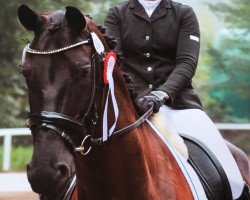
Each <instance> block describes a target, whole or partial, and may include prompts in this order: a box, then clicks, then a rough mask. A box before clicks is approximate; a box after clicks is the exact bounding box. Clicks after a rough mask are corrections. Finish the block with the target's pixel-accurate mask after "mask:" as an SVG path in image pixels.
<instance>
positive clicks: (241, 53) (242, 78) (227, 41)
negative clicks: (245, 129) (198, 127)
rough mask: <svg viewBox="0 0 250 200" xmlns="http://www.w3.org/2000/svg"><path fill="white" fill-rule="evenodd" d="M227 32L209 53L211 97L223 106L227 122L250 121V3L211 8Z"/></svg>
mask: <svg viewBox="0 0 250 200" xmlns="http://www.w3.org/2000/svg"><path fill="white" fill-rule="evenodd" d="M209 5H210V8H211V9H212V10H213V11H214V13H215V14H216V15H217V17H218V18H219V19H222V20H224V22H225V24H226V27H227V29H225V30H224V31H222V32H221V33H220V34H218V35H217V38H216V40H215V43H214V45H213V46H211V47H210V48H209V50H208V55H210V56H211V67H212V69H213V70H212V71H211V74H210V81H209V85H210V96H211V97H212V98H213V99H214V100H216V103H217V105H221V107H220V108H221V110H222V115H220V116H219V115H218V114H217V112H215V113H214V114H213V115H214V118H217V120H219V121H224V122H249V120H250V115H249V113H250V93H249V92H248V91H249V88H250V76H249V74H250V57H249V52H250V46H249V44H250V32H249V31H250V20H249V18H250V1H249V0H230V2H228V3H212V4H209Z"/></svg>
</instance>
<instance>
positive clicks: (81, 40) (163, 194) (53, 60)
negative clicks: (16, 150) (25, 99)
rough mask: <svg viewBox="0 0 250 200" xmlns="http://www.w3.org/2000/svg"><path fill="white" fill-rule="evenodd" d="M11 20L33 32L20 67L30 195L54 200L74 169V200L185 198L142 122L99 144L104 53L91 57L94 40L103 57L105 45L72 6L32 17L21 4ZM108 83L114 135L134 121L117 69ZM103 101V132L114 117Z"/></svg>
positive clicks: (171, 162) (188, 199)
mask: <svg viewBox="0 0 250 200" xmlns="http://www.w3.org/2000/svg"><path fill="white" fill-rule="evenodd" d="M18 16H19V20H20V22H21V23H22V25H23V26H24V27H25V28H26V29H28V30H32V31H34V34H35V37H34V40H33V41H32V43H31V44H30V45H29V46H27V47H26V55H25V56H24V58H25V59H24V62H23V64H22V68H23V69H22V72H23V75H24V76H25V79H26V83H27V86H28V91H29V102H30V112H31V115H30V118H29V121H28V125H29V126H30V127H31V130H32V134H33V137H34V152H33V156H32V160H31V162H30V163H29V164H28V165H27V174H28V178H29V181H30V183H31V186H32V188H33V190H34V191H35V192H37V193H39V194H42V196H43V199H62V198H63V197H64V194H65V193H66V191H67V188H68V186H69V185H70V180H71V179H72V177H73V176H74V171H75V167H76V175H77V190H78V197H77V196H74V197H73V198H75V199H77V198H79V199H81V200H88V199H90V200H99V199H100V200H111V199H118V200H123V199H135V200H152V199H154V200H157V199H159V200H162V199H168V200H193V199H194V197H193V195H192V193H191V190H190V188H189V186H188V184H187V181H186V179H185V177H184V176H183V174H182V172H181V170H180V168H179V166H178V164H177V162H176V160H175V159H174V158H173V156H172V154H171V153H170V151H169V150H168V149H167V148H166V147H165V144H163V142H162V141H161V139H160V138H159V137H158V136H157V135H156V134H155V133H154V131H153V130H152V129H151V128H150V127H149V126H148V125H147V124H142V125H141V126H139V127H137V128H136V129H133V130H131V131H130V132H129V134H124V135H122V136H120V137H118V136H112V137H110V138H109V139H108V141H107V142H103V140H102V139H103V138H102V133H103V123H102V122H103V121H102V119H103V117H104V116H103V113H104V110H105V100H106V99H107V96H108V91H109V89H110V88H109V86H108V85H105V84H104V81H103V74H104V69H103V58H104V56H105V55H106V54H105V53H102V54H101V55H99V54H98V53H97V52H96V51H98V50H97V49H98V42H97V43H96V42H95V36H97V37H98V38H99V40H101V42H102V43H103V44H104V46H105V50H106V52H108V46H107V44H106V43H105V41H104V39H103V37H102V34H101V33H100V32H99V30H98V28H97V27H96V26H95V24H94V23H93V22H92V21H91V20H90V19H89V18H86V17H84V15H83V14H82V13H81V12H80V11H79V10H78V9H76V8H74V7H66V12H63V11H56V12H53V13H46V14H37V13H35V12H33V11H32V10H30V9H29V8H28V7H27V6H25V5H23V6H21V7H20V8H19V10H18ZM93 33H95V35H94V36H93ZM93 43H94V45H93ZM94 46H97V47H96V48H94ZM113 77H114V83H115V97H116V100H117V104H118V108H119V113H120V114H119V117H118V119H117V124H116V130H121V129H123V128H124V127H128V126H129V125H131V124H134V122H135V121H137V119H138V116H137V114H136V112H135V111H134V107H133V104H132V102H131V100H130V97H129V93H128V90H127V87H126V83H125V82H124V79H123V77H122V74H121V72H120V70H119V68H118V67H115V68H114V71H113ZM109 99H110V98H109ZM111 102H112V101H109V108H111V109H109V110H108V113H107V115H108V116H109V117H110V118H109V121H108V127H111V125H112V124H113V123H112V122H113V121H114V120H115V118H116V116H115V112H114V111H113V110H114V109H112V108H113V107H114V106H113V105H112V104H111ZM82 154H88V155H86V156H82ZM74 195H76V194H74Z"/></svg>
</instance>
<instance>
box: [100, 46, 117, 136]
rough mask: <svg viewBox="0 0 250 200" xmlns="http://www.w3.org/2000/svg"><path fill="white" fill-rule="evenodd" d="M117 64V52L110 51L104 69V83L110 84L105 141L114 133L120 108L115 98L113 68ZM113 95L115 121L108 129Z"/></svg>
mask: <svg viewBox="0 0 250 200" xmlns="http://www.w3.org/2000/svg"><path fill="white" fill-rule="evenodd" d="M115 64H116V54H115V53H114V52H112V51H111V52H109V53H108V55H107V56H106V58H105V61H104V71H103V78H104V83H105V84H107V85H109V90H108V94H107V99H106V103H105V109H104V114H103V141H107V140H108V137H109V136H111V135H112V133H113V132H114V130H115V127H116V123H117V119H118V115H119V110H118V105H117V101H116V98H115V86H114V79H113V70H114V67H115ZM110 95H111V100H112V105H113V109H114V114H115V121H114V123H113V125H112V126H111V128H110V129H109V130H108V109H109V108H108V107H109V96H110Z"/></svg>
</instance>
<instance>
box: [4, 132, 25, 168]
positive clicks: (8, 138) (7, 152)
mask: <svg viewBox="0 0 250 200" xmlns="http://www.w3.org/2000/svg"><path fill="white" fill-rule="evenodd" d="M26 135H30V130H29V129H28V128H4V129H0V137H3V167H2V170H3V171H7V170H9V169H10V160H11V145H12V137H13V136H26Z"/></svg>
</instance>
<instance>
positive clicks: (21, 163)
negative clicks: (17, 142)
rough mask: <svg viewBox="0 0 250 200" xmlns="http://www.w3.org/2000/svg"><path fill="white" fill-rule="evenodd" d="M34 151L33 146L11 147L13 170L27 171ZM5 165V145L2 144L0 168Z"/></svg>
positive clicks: (0, 148)
mask: <svg viewBox="0 0 250 200" xmlns="http://www.w3.org/2000/svg"><path fill="white" fill-rule="evenodd" d="M32 152H33V147H32V146H28V147H24V146H18V147H12V149H11V167H10V168H11V169H10V170H11V171H25V169H26V164H27V163H28V162H29V160H30V158H31V156H32ZM2 166H3V147H2V146H0V169H2Z"/></svg>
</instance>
